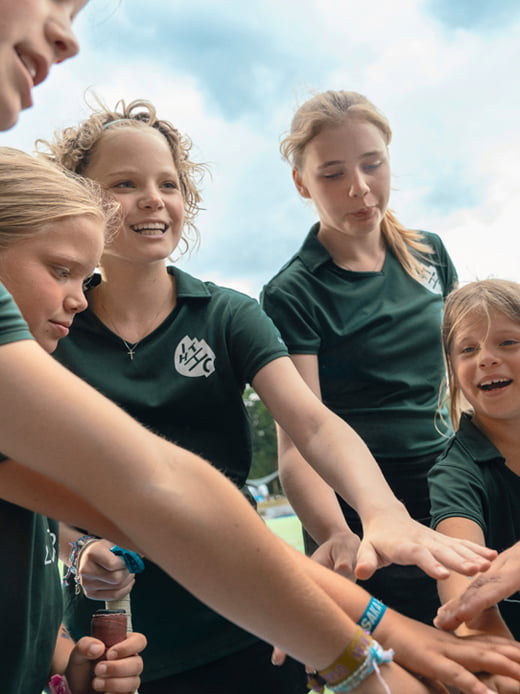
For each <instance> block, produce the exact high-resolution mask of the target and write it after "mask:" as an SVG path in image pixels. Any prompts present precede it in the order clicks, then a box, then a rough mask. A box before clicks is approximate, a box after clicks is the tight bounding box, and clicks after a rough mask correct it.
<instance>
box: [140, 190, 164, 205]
mask: <svg viewBox="0 0 520 694" xmlns="http://www.w3.org/2000/svg"><path fill="white" fill-rule="evenodd" d="M138 205H139V207H140V208H141V209H142V210H146V209H148V210H160V209H162V208H163V207H164V202H163V199H162V195H161V194H160V192H159V191H158V190H157V189H156V188H149V189H148V190H146V191H145V192H144V193H143V195H142V197H141V198H140V199H139V202H138Z"/></svg>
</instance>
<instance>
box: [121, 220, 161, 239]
mask: <svg viewBox="0 0 520 694" xmlns="http://www.w3.org/2000/svg"><path fill="white" fill-rule="evenodd" d="M130 228H131V229H132V231H135V233H136V234H142V235H143V236H157V233H158V232H159V233H160V234H164V233H166V230H167V229H168V225H167V224H164V222H146V223H145V224H132V225H131V227H130Z"/></svg>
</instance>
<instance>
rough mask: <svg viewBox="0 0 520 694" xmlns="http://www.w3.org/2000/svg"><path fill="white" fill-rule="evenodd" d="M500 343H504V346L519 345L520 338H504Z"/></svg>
mask: <svg viewBox="0 0 520 694" xmlns="http://www.w3.org/2000/svg"><path fill="white" fill-rule="evenodd" d="M500 344H501V345H503V346H504V347H511V346H512V345H517V344H518V340H514V339H513V338H511V339H509V340H502V342H501V343H500Z"/></svg>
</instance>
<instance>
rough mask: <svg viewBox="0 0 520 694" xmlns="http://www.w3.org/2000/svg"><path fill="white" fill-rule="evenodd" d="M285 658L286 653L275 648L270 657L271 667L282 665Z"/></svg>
mask: <svg viewBox="0 0 520 694" xmlns="http://www.w3.org/2000/svg"><path fill="white" fill-rule="evenodd" d="M285 658H286V653H284V651H282V650H281V649H280V648H277V647H276V646H275V647H274V648H273V653H272V655H271V663H272V664H273V665H283V664H284V663H285Z"/></svg>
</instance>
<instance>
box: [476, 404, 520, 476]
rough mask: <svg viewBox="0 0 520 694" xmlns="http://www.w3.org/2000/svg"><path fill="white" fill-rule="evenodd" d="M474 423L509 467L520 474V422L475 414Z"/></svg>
mask: <svg viewBox="0 0 520 694" xmlns="http://www.w3.org/2000/svg"><path fill="white" fill-rule="evenodd" d="M473 423H474V424H475V425H476V426H477V427H478V428H479V429H480V430H481V431H482V432H483V433H484V434H485V435H486V436H487V438H488V439H489V440H490V441H491V443H492V444H493V445H494V446H495V448H497V449H498V450H499V451H500V453H501V454H502V455H503V456H504V458H505V459H506V465H507V467H508V468H510V469H511V470H513V472H515V473H516V474H517V475H520V445H519V433H518V432H519V431H520V422H519V421H517V420H511V419H493V418H491V417H482V416H479V415H473Z"/></svg>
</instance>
